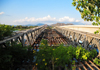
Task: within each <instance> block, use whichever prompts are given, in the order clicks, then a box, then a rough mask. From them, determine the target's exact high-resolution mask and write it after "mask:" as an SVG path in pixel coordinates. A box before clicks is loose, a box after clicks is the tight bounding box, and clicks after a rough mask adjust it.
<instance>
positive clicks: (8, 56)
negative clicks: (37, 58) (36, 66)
mask: <svg viewBox="0 0 100 70" xmlns="http://www.w3.org/2000/svg"><path fill="white" fill-rule="evenodd" d="M30 49H32V48H31V47H29V46H24V47H22V45H21V44H12V45H8V47H5V48H4V47H0V57H1V58H0V66H1V67H0V70H11V69H12V68H14V67H15V66H17V65H22V63H23V62H25V61H28V60H29V61H33V56H34V54H33V52H32V51H28V50H30Z"/></svg>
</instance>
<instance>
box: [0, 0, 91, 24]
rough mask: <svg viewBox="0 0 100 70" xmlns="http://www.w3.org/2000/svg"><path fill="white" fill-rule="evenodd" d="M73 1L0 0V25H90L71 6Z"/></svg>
mask: <svg viewBox="0 0 100 70" xmlns="http://www.w3.org/2000/svg"><path fill="white" fill-rule="evenodd" d="M72 1H73V0H0V23H1V24H7V25H27V24H32V25H36V24H39V23H43V24H48V25H51V24H55V23H73V24H76V25H91V22H87V21H84V20H83V19H82V18H81V14H80V13H79V11H77V10H76V9H75V7H74V6H72Z"/></svg>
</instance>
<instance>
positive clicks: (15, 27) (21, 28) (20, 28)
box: [14, 25, 37, 30]
mask: <svg viewBox="0 0 100 70" xmlns="http://www.w3.org/2000/svg"><path fill="white" fill-rule="evenodd" d="M34 27H37V26H22V25H17V26H14V29H15V30H25V29H30V28H34Z"/></svg>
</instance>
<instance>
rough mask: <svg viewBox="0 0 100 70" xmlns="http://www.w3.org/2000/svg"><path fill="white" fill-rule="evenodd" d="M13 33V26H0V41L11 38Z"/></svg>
mask: <svg viewBox="0 0 100 70" xmlns="http://www.w3.org/2000/svg"><path fill="white" fill-rule="evenodd" d="M13 31H14V28H13V26H10V25H3V24H0V40H1V39H3V38H4V37H6V36H10V35H11V34H12V32H13Z"/></svg>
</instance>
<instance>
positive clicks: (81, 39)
mask: <svg viewBox="0 0 100 70" xmlns="http://www.w3.org/2000/svg"><path fill="white" fill-rule="evenodd" d="M55 29H56V30H57V31H58V32H60V33H62V34H63V35H64V36H65V37H67V38H69V39H70V40H71V41H72V42H73V45H75V46H77V45H82V47H84V48H85V49H87V50H91V49H95V48H97V49H98V56H97V57H100V35H97V34H93V33H88V32H82V31H78V30H73V29H68V28H61V27H59V26H57V27H55Z"/></svg>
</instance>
